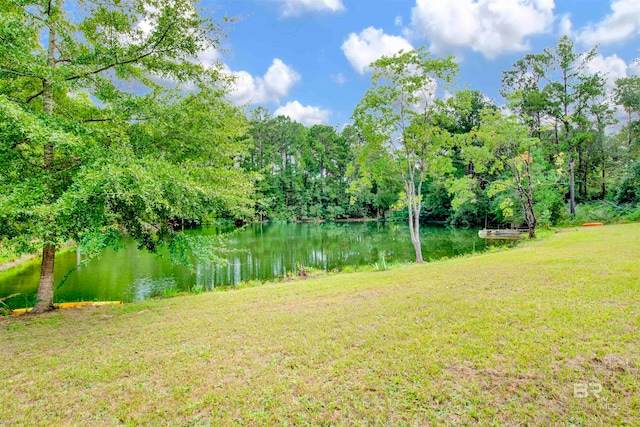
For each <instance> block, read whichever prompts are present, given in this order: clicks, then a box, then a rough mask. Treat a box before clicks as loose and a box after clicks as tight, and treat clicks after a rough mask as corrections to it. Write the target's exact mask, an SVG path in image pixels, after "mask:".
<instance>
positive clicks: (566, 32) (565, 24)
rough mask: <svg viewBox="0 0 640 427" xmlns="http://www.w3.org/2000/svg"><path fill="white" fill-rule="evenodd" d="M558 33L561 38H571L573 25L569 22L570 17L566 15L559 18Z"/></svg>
mask: <svg viewBox="0 0 640 427" xmlns="http://www.w3.org/2000/svg"><path fill="white" fill-rule="evenodd" d="M558 33H560V35H561V36H569V37H572V34H573V23H572V22H571V16H570V15H568V14H567V15H563V16H562V18H560V24H559V25H558Z"/></svg>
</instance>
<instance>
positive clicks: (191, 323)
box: [0, 224, 640, 426]
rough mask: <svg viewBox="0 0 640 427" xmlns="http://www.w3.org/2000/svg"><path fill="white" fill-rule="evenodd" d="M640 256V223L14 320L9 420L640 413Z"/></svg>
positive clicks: (493, 418) (560, 421)
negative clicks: (440, 257)
mask: <svg viewBox="0 0 640 427" xmlns="http://www.w3.org/2000/svg"><path fill="white" fill-rule="evenodd" d="M639 259H640V225H639V224H630V225H620V226H608V227H603V228H594V229H580V230H576V231H571V232H566V233H560V234H557V235H555V236H553V237H550V238H549V239H547V240H544V241H540V242H535V243H532V244H529V245H526V246H523V247H520V248H517V249H514V250H511V251H506V252H498V253H487V254H483V255H478V256H474V257H471V258H462V259H453V260H447V261H442V262H435V263H432V264H427V265H422V266H417V265H411V266H403V267H397V268H394V269H393V270H390V271H383V272H367V273H354V274H338V275H336V276H331V277H326V278H320V279H312V280H306V281H302V282H294V283H283V284H278V285H265V286H261V287H254V288H247V289H242V290H238V291H234V292H213V293H208V294H201V295H196V296H186V297H178V298H173V299H168V300H159V301H148V302H144V303H140V304H129V305H125V306H122V307H104V308H96V309H90V308H89V309H74V310H66V311H63V312H57V313H53V314H49V315H44V316H38V317H22V318H5V319H1V320H0V338H1V341H2V356H1V357H2V363H0V424H3V423H4V424H6V425H16V424H28V425H59V424H76V425H77V424H80V425H91V424H94V425H105V424H108V425H113V424H125V425H138V424H145V425H157V424H163V425H164V424H170V425H207V424H212V425H234V424H238V425H393V426H401V425H567V426H569V425H576V426H590V425H634V424H636V423H637V420H638V419H640V384H639V382H638V378H639V377H640V338H639V337H640V263H639V262H638V260H639ZM590 383H591V386H587V387H588V389H587V391H588V393H589V396H587V397H580V395H581V393H580V390H581V389H580V387H581V386H580V384H590ZM576 384H578V386H577V387H578V389H577V391H578V393H577V394H576V393H574V391H575V390H574V387H575V385H576ZM600 388H601V392H600V393H599V395H598V396H597V397H596V396H594V395H593V392H594V391H597V390H599V389H600Z"/></svg>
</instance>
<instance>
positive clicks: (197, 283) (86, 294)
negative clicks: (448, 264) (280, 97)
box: [0, 222, 486, 308]
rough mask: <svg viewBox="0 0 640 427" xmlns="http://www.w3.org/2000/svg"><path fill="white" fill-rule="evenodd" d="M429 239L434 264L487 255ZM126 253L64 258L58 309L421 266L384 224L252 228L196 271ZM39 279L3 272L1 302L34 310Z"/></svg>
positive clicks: (434, 232) (458, 240)
mask: <svg viewBox="0 0 640 427" xmlns="http://www.w3.org/2000/svg"><path fill="white" fill-rule="evenodd" d="M231 230H232V228H229V227H227V228H224V227H220V226H205V227H199V228H195V229H191V230H187V231H186V232H187V233H192V234H196V235H198V234H200V235H212V234H219V233H221V232H227V231H231ZM421 236H422V245H423V254H424V259H425V260H427V261H428V260H436V259H439V258H443V257H450V256H455V255H460V254H466V253H471V252H476V251H478V252H479V251H483V250H485V249H486V243H485V241H484V240H482V239H480V238H479V237H478V234H477V230H473V229H451V228H447V227H438V226H423V227H422V228H421ZM122 246H123V248H122V249H119V250H117V251H116V250H112V249H106V250H104V251H103V252H102V254H101V255H100V256H99V257H97V258H94V259H91V260H89V261H87V262H86V263H83V264H80V265H78V264H77V262H78V257H77V254H76V251H75V250H73V249H71V250H67V251H62V252H61V253H59V254H57V255H56V265H55V275H56V278H57V279H56V298H55V299H56V302H65V301H125V302H132V301H140V300H144V299H147V298H152V297H156V296H162V295H167V294H170V293H172V292H175V291H193V290H195V289H201V290H210V289H211V288H213V287H217V286H227V285H233V284H236V283H238V282H243V281H248V280H270V279H276V278H282V277H286V276H287V275H291V274H295V273H296V272H297V271H298V270H299V268H300V266H304V267H305V268H311V269H318V270H327V271H333V270H335V269H338V270H342V269H344V268H345V267H348V266H363V265H375V264H376V263H377V264H378V266H379V267H381V266H382V265H383V263H386V264H389V263H395V262H408V261H413V260H414V259H415V254H414V252H413V246H412V244H411V240H410V238H409V229H408V225H406V224H398V223H387V224H383V223H378V222H366V223H320V224H253V225H249V226H247V227H245V228H243V229H241V230H238V231H236V233H234V234H232V235H231V236H230V238H229V241H228V242H227V247H228V248H230V249H236V250H237V251H235V252H230V253H228V254H226V255H225V257H226V259H227V260H228V263H227V264H226V265H220V264H219V263H218V264H215V263H212V262H210V261H208V262H203V261H200V262H196V263H195V265H194V266H192V267H191V268H189V267H186V266H183V265H176V264H174V263H172V262H171V261H170V260H168V259H167V257H166V256H164V257H160V256H158V255H154V254H151V253H149V252H147V251H144V250H138V249H137V248H136V245H135V244H134V243H133V242H132V241H129V240H126V239H125V240H124V241H123V244H122ZM39 273H40V264H39V261H38V260H32V261H29V262H27V263H25V264H24V265H21V266H19V267H16V268H13V269H10V270H6V271H4V272H0V298H2V297H3V296H7V295H11V294H15V293H19V294H20V296H18V297H15V298H12V299H10V300H8V301H7V304H8V305H9V306H10V307H11V308H16V307H24V306H29V305H32V304H33V302H34V300H35V293H36V291H37V286H38V278H39ZM65 276H66V277H65ZM63 279H64V280H63Z"/></svg>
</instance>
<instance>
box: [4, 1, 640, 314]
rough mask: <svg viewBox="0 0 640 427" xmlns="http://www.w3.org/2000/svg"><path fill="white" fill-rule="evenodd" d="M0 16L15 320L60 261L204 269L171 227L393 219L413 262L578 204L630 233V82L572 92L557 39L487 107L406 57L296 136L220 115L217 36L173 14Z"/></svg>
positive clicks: (637, 168)
mask: <svg viewBox="0 0 640 427" xmlns="http://www.w3.org/2000/svg"><path fill="white" fill-rule="evenodd" d="M0 16H1V17H2V19H1V20H0V41H1V43H0V257H1V256H2V255H5V254H12V255H15V254H20V253H25V252H35V251H40V252H41V253H42V269H41V279H40V284H39V290H38V296H37V303H36V306H35V307H34V312H41V311H46V310H49V309H51V308H52V307H53V305H52V303H53V292H54V289H53V286H54V273H53V272H54V264H55V251H56V249H57V248H59V247H60V246H61V245H63V244H64V243H65V242H68V241H75V242H77V243H79V244H80V246H81V248H82V250H83V251H84V252H85V253H86V254H87V255H91V254H95V253H98V251H99V250H101V249H102V248H104V247H107V246H116V245H117V242H118V239H119V236H120V235H122V234H127V235H129V236H131V237H133V238H134V239H135V240H136V241H137V242H138V243H139V245H140V246H141V247H144V248H147V249H148V250H151V251H156V250H157V249H158V248H159V247H163V246H164V247H168V248H169V252H170V254H171V256H172V257H173V258H174V259H175V260H176V261H177V262H185V260H186V257H187V256H186V255H185V254H186V253H187V252H189V251H191V252H196V253H198V254H200V255H202V256H207V257H209V258H215V257H216V246H215V245H214V244H212V242H208V241H207V240H206V238H204V237H194V236H185V235H184V234H183V233H180V232H179V231H178V230H176V229H174V227H173V226H172V224H174V223H175V221H176V220H184V219H187V220H193V221H200V222H205V221H212V220H218V219H231V220H243V221H252V220H286V221H305V220H319V219H347V218H361V217H376V218H385V217H387V216H388V215H390V214H393V215H394V216H396V217H399V218H402V219H404V220H407V221H408V224H409V227H410V230H411V236H412V243H413V245H414V247H415V249H416V259H417V261H419V262H420V261H422V256H421V249H420V241H419V228H420V224H421V223H422V222H424V221H427V220H431V221H445V222H450V223H452V224H455V225H474V224H475V225H477V224H486V223H495V224H522V225H524V226H526V227H527V228H528V230H529V234H530V235H531V236H532V237H533V236H535V230H536V228H537V227H539V226H540V225H549V224H553V223H555V222H558V221H560V220H562V219H563V218H566V217H570V216H571V215H575V214H576V206H578V210H579V209H580V206H589V203H592V202H594V201H603V203H606V204H607V206H614V209H622V208H623V207H625V208H624V209H627V210H628V211H629V212H636V217H637V216H638V215H637V208H634V207H636V206H637V205H638V202H639V200H640V163H639V162H638V156H639V148H638V147H639V145H640V144H639V142H638V141H639V138H638V134H639V125H638V123H639V122H640V80H639V78H638V77H637V76H634V77H628V78H624V79H621V80H619V81H618V82H617V83H616V87H615V88H614V89H613V90H607V87H606V84H605V81H606V80H605V76H603V75H600V74H589V73H587V72H586V69H587V65H588V64H589V62H590V61H591V60H593V58H594V56H595V55H596V50H595V49H593V50H590V51H587V52H580V51H577V50H576V48H575V46H574V43H573V41H572V40H571V39H569V38H567V37H563V38H561V39H560V40H558V43H557V44H556V45H555V46H552V47H550V48H548V49H546V50H544V51H543V52H541V53H537V54H528V55H525V56H524V57H523V58H522V59H521V60H519V61H518V62H516V63H515V64H514V65H513V67H512V69H510V70H507V71H505V72H504V73H503V84H502V88H501V89H502V90H501V93H502V95H503V97H504V101H501V102H500V105H502V106H501V107H500V106H498V105H497V103H496V102H495V101H493V100H490V99H488V98H487V97H486V96H484V95H483V94H482V93H480V92H479V91H474V90H469V89H465V90H459V89H458V88H459V86H460V84H459V82H458V81H457V72H458V66H457V64H456V63H455V61H454V60H453V58H452V57H448V58H437V57H433V56H431V55H430V54H429V53H428V52H427V51H426V50H425V49H424V48H420V49H417V50H414V51H410V52H399V53H398V54H396V55H394V56H392V57H383V58H381V59H379V60H378V61H376V62H374V63H373V64H372V65H371V68H372V70H373V73H372V81H371V88H370V89H369V90H368V91H367V92H366V93H365V94H364V95H363V98H362V100H361V101H360V102H359V103H358V105H357V106H356V108H355V110H354V113H353V122H352V123H351V124H349V125H346V126H343V127H341V128H334V127H331V126H325V125H316V126H310V127H305V126H303V125H302V124H300V123H297V122H295V121H292V120H291V119H289V118H286V117H272V116H271V115H270V114H269V112H268V111H267V110H266V109H264V108H258V109H255V110H253V111H250V112H249V113H248V114H246V113H245V111H244V110H243V109H241V108H239V107H237V106H234V105H232V104H231V103H230V102H229V101H228V100H227V99H226V97H225V94H226V93H228V91H229V89H230V88H231V87H232V85H233V79H232V78H231V76H229V75H228V73H225V71H224V69H223V68H222V67H221V66H219V65H216V64H213V65H203V64H201V63H199V62H198V61H197V60H196V58H197V57H198V55H200V54H202V53H204V52H210V51H212V50H216V49H219V48H220V40H221V38H223V37H224V36H225V34H224V31H223V30H222V27H221V23H217V22H214V21H213V20H212V19H209V18H206V17H203V16H201V15H200V13H199V11H198V10H197V8H195V7H194V4H193V3H192V2H191V1H190V0H174V1H172V2H170V3H166V4H162V5H159V4H158V3H157V2H155V1H151V0H130V1H114V2H109V1H107V2H104V1H87V2H81V3H74V4H73V5H69V4H65V2H64V1H63V0H36V1H31V2H28V3H25V2H23V1H21V0H7V1H4V2H2V3H1V4H0ZM143 24H144V25H143ZM445 90H446V93H450V94H452V95H451V96H448V97H443V96H442V94H443V93H445V92H444V91H445ZM616 107H620V108H621V109H622V110H623V111H624V112H625V116H626V117H625V119H624V120H623V121H622V122H618V121H617V120H616V115H615V108H616ZM633 209H636V210H635V211H633ZM578 213H579V212H578Z"/></svg>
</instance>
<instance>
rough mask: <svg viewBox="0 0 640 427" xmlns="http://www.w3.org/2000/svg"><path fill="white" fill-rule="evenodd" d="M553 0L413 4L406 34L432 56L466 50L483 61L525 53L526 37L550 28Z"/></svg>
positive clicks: (428, 0)
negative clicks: (427, 44)
mask: <svg viewBox="0 0 640 427" xmlns="http://www.w3.org/2000/svg"><path fill="white" fill-rule="evenodd" d="M554 8H555V3H554V0H447V1H435V0H416V6H415V7H414V8H413V10H412V15H411V25H410V27H409V28H408V29H407V30H406V34H407V35H410V36H411V37H419V36H422V37H426V38H427V39H428V40H429V41H430V43H431V50H433V51H434V52H444V51H447V52H449V51H457V50H460V49H465V48H469V49H472V50H474V51H476V52H480V53H482V54H483V55H484V56H485V57H487V58H496V57H497V56H499V55H501V54H503V53H508V52H518V51H524V50H527V49H529V42H528V40H527V38H528V37H530V36H533V35H536V34H542V33H546V32H548V31H549V30H550V29H551V28H552V27H553V22H554V13H553V10H554Z"/></svg>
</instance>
